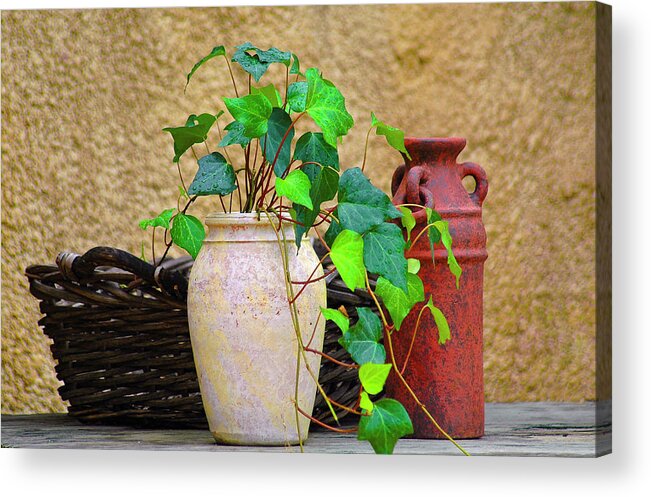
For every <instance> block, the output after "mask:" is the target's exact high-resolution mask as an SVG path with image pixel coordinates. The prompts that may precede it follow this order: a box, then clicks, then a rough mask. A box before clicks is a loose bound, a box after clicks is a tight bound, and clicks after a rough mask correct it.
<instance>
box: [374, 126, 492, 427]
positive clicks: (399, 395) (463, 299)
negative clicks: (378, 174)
mask: <svg viewBox="0 0 651 497" xmlns="http://www.w3.org/2000/svg"><path fill="white" fill-rule="evenodd" d="M405 145H406V148H407V150H408V151H409V154H410V155H411V160H407V162H406V164H405V165H402V166H400V167H398V169H397V170H396V171H395V173H394V175H393V181H392V193H393V196H394V197H393V202H394V204H396V205H398V204H406V203H413V204H420V205H426V206H429V207H432V208H434V209H435V210H436V211H437V212H438V213H439V214H440V215H441V216H442V217H443V220H445V221H448V222H449V227H450V234H451V235H452V240H453V245H452V248H453V252H454V255H455V257H456V259H457V261H458V263H459V265H460V266H461V268H462V270H463V272H462V275H461V279H460V286H459V289H457V288H456V285H455V277H454V276H453V275H452V273H450V271H449V269H448V265H447V253H446V250H445V248H444V247H443V246H442V245H441V244H437V246H436V249H435V262H436V264H433V263H432V255H431V249H430V246H429V241H428V239H427V237H426V236H422V237H421V238H420V239H419V240H418V241H417V242H416V244H415V245H414V246H413V247H412V248H411V249H410V250H409V251H408V253H407V257H411V258H417V259H419V260H420V262H421V269H420V272H419V276H420V277H421V279H422V280H423V284H424V287H425V298H426V299H427V298H429V295H430V294H431V295H432V300H433V303H434V305H435V306H436V307H438V308H439V309H441V311H443V313H444V315H445V316H446V318H447V320H448V323H449V325H450V332H451V339H450V340H448V341H447V342H446V343H445V344H444V345H440V344H439V343H438V330H437V329H436V326H435V323H434V319H433V318H432V316H431V314H430V313H429V312H425V313H424V314H423V318H421V323H420V326H419V329H418V332H417V334H416V339H415V343H414V347H413V350H412V353H411V356H410V358H409V361H408V364H407V368H406V370H405V372H404V377H405V379H406V380H407V382H408V383H409V385H410V386H411V388H412V389H413V391H414V392H415V394H416V395H417V396H418V398H419V400H420V401H421V402H422V403H423V404H424V405H425V406H426V407H427V409H428V411H429V412H430V414H431V415H432V416H433V417H434V419H435V420H436V421H437V422H438V423H439V425H440V426H441V427H442V428H443V429H444V430H445V431H446V432H447V433H448V434H449V435H450V436H452V437H453V438H477V437H481V436H482V435H483V434H484V374H483V357H482V351H483V340H482V335H483V278H484V261H485V260H486V257H487V252H486V231H485V229H484V225H483V223H482V210H481V206H482V202H483V201H484V198H485V197H486V194H487V192H488V181H487V179H486V173H485V172H484V170H483V169H482V168H481V167H480V166H478V165H477V164H474V163H471V162H466V163H463V164H458V163H457V161H456V159H457V156H458V155H459V153H461V151H462V150H463V148H464V147H465V145H466V140H465V139H464V138H406V139H405ZM466 176H472V177H473V178H474V179H475V182H476V187H475V190H474V191H473V192H472V193H468V192H467V191H466V188H465V187H464V185H463V183H462V180H463V178H464V177H466ZM414 215H415V217H416V220H417V223H418V224H417V227H416V228H415V229H414V231H413V233H412V236H415V234H416V233H418V232H419V231H420V229H422V228H423V227H425V226H426V215H425V212H424V211H423V210H420V212H416V211H415V212H414ZM420 308H421V305H416V307H415V308H414V309H413V310H412V312H411V313H410V314H409V316H407V318H406V319H405V320H404V321H403V323H402V326H401V328H400V330H398V331H395V332H394V333H393V334H392V342H393V347H394V352H395V355H396V359H397V363H398V366H399V367H401V366H402V364H403V363H404V360H405V357H406V354H407V351H408V350H409V346H410V343H411V340H412V334H413V330H414V327H415V324H416V317H417V314H418V311H419V310H420ZM386 391H387V395H388V396H389V397H392V398H395V399H397V400H399V401H400V402H401V403H402V404H403V405H404V406H405V408H406V409H407V411H408V412H409V415H410V417H411V419H412V422H413V425H414V435H413V436H414V437H416V438H445V437H444V435H443V434H442V433H441V431H440V430H438V429H437V428H436V427H435V426H434V424H433V423H432V422H431V421H430V420H429V419H428V418H427V416H426V414H425V413H424V412H423V411H422V410H421V409H420V408H419V406H418V405H417V404H416V402H415V401H414V400H413V398H412V396H411V395H410V394H409V392H408V391H407V390H406V388H405V387H404V385H403V384H402V383H401V382H400V380H399V379H398V378H397V377H396V375H390V379H389V381H388V382H387V388H386Z"/></svg>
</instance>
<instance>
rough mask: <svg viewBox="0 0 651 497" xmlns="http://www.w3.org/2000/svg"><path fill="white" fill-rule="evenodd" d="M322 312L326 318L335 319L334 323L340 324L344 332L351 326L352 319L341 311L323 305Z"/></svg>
mask: <svg viewBox="0 0 651 497" xmlns="http://www.w3.org/2000/svg"><path fill="white" fill-rule="evenodd" d="M321 313H322V314H323V317H324V318H325V319H326V320H330V321H334V323H335V324H336V325H337V326H339V329H340V330H341V331H342V333H346V332H347V331H348V328H350V320H349V319H348V318H347V317H346V316H344V315H343V314H342V313H341V311H338V310H337V309H328V308H325V307H321Z"/></svg>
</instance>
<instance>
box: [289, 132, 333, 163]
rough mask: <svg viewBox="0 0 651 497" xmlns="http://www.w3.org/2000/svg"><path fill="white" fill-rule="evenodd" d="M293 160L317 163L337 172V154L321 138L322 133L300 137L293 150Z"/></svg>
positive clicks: (309, 133)
mask: <svg viewBox="0 0 651 497" xmlns="http://www.w3.org/2000/svg"><path fill="white" fill-rule="evenodd" d="M294 160H300V161H303V162H317V163H319V164H321V165H322V166H329V167H332V168H334V169H336V170H337V171H339V153H338V152H337V149H336V148H335V147H333V146H331V145H329V144H328V143H327V142H326V141H325V139H324V138H323V133H312V132H308V133H305V134H304V135H303V136H301V137H300V138H299V139H298V141H297V142H296V147H295V148H294Z"/></svg>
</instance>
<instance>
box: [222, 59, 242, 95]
mask: <svg viewBox="0 0 651 497" xmlns="http://www.w3.org/2000/svg"><path fill="white" fill-rule="evenodd" d="M224 58H225V59H226V65H227V66H228V72H229V73H230V75H231V81H232V82H233V89H234V90H235V96H236V97H237V98H240V94H239V93H238V91H237V85H236V84H235V77H234V76H233V68H232V67H231V63H230V61H229V60H228V57H224Z"/></svg>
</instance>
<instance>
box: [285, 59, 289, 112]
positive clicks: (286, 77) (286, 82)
mask: <svg viewBox="0 0 651 497" xmlns="http://www.w3.org/2000/svg"><path fill="white" fill-rule="evenodd" d="M288 93H289V66H287V70H286V71H285V103H287V94H288Z"/></svg>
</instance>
